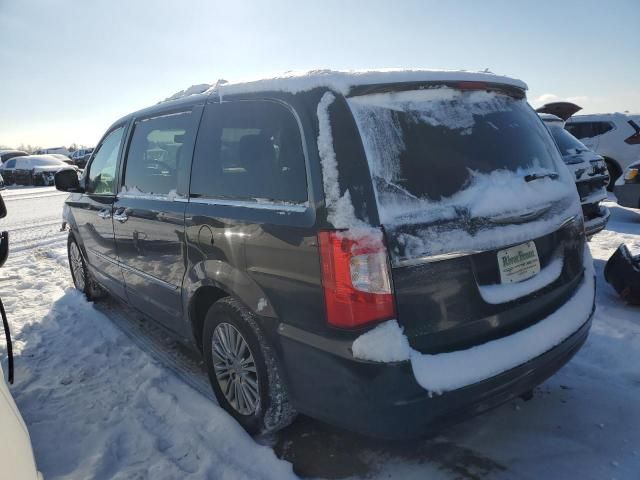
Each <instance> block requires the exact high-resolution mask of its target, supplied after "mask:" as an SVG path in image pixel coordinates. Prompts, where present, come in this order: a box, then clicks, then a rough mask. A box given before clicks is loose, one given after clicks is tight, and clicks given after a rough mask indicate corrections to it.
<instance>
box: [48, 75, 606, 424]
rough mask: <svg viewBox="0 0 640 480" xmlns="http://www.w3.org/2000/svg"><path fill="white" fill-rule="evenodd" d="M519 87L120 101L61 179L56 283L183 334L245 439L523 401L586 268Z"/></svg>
mask: <svg viewBox="0 0 640 480" xmlns="http://www.w3.org/2000/svg"><path fill="white" fill-rule="evenodd" d="M525 90H526V85H525V84H524V83H522V82H520V81H518V80H514V79H511V78H508V77H502V76H496V75H492V74H488V73H468V72H443V71H382V72H329V71H319V72H312V73H310V74H306V75H301V76H290V77H281V78H275V79H270V80H263V81H257V82H248V83H241V84H224V85H218V86H216V87H212V88H211V89H210V90H209V91H207V92H205V93H203V94H196V95H190V96H186V97H184V98H179V99H176V100H172V101H168V102H163V103H160V104H158V105H154V106H152V107H150V108H147V109H145V110H141V111H138V112H135V113H132V114H130V115H127V116H126V117H124V118H121V119H120V120H118V121H117V122H115V123H114V124H113V125H112V126H111V127H110V128H109V130H108V131H107V132H106V134H105V135H104V137H103V138H102V140H101V141H100V143H99V144H98V146H97V147H96V149H95V151H94V152H93V154H92V156H91V159H90V160H89V163H88V166H87V168H86V169H85V171H84V174H83V176H82V177H81V178H80V179H78V177H77V175H75V172H74V173H73V174H70V173H68V172H60V173H58V174H57V175H56V186H57V187H58V189H60V190H63V191H67V192H71V195H70V197H69V198H68V200H67V201H66V205H65V213H64V220H65V222H66V223H67V224H68V225H69V228H70V231H69V241H68V246H69V263H70V268H71V272H72V276H73V280H74V282H75V285H76V287H77V288H78V289H80V290H82V291H83V292H85V293H86V294H87V296H88V297H89V298H91V299H93V298H98V297H99V296H100V295H101V294H102V293H103V292H104V291H106V292H108V293H110V294H111V295H113V296H115V297H117V298H119V299H120V300H122V301H124V302H126V303H127V304H129V305H131V306H132V307H134V308H136V309H137V310H139V311H140V312H141V313H143V314H145V315H146V316H148V317H149V318H151V319H153V320H155V321H157V322H159V323H160V324H162V325H164V326H165V327H166V328H167V329H168V330H169V331H171V332H172V333H173V334H174V335H176V336H177V337H178V338H180V339H183V340H184V341H185V342H187V343H189V344H191V345H193V346H194V348H196V349H197V350H198V351H200V352H201V353H202V355H203V358H204V361H205V363H206V365H207V368H208V372H209V377H210V380H211V384H212V387H213V390H214V392H215V394H216V397H217V399H218V402H219V403H220V405H221V406H222V407H223V408H224V409H225V410H227V411H228V412H229V413H230V414H231V415H233V416H234V417H235V418H236V419H237V420H238V422H239V423H240V424H241V425H242V426H243V427H244V428H246V429H247V430H248V431H249V432H251V433H257V432H265V431H270V430H276V429H278V428H282V427H284V426H286V425H287V424H288V423H290V422H291V421H292V419H293V418H294V417H295V414H296V412H300V413H303V414H306V415H309V416H311V417H314V418H317V419H320V420H323V421H326V422H329V423H332V424H335V425H338V426H341V427H345V428H348V429H352V430H355V431H358V432H362V433H366V434H369V435H374V436H381V437H409V436H417V435H421V434H423V433H424V432H426V431H428V430H430V429H433V428H438V427H439V426H441V425H443V424H444V423H446V422H450V421H457V420H459V419H461V418H464V417H465V416H467V415H473V414H477V413H479V412H482V411H485V410H487V409H489V408H492V407H494V406H496V405H498V404H500V403H503V402H505V401H507V400H509V399H511V398H514V397H516V396H519V395H523V394H527V393H528V392H530V391H531V390H532V389H533V387H534V386H536V385H538V384H539V383H541V382H542V381H544V380H545V379H546V378H548V377H549V376H550V375H552V374H553V373H554V372H555V371H556V370H558V369H559V368H560V367H561V366H562V365H564V364H565V363H566V362H567V361H568V360H569V359H570V358H571V356H572V355H573V354H574V353H575V352H576V351H577V350H578V349H579V348H580V346H581V345H582V344H583V342H584V341H585V339H586V336H587V333H588V330H589V327H590V322H591V315H592V311H593V305H594V280H593V270H592V268H591V264H590V256H589V253H588V250H585V235H584V225H583V220H582V215H581V211H580V203H579V199H578V196H577V193H576V189H575V186H574V184H573V179H572V178H571V176H570V174H569V172H568V171H567V170H566V168H565V167H564V165H563V163H562V158H561V157H560V155H559V152H558V149H557V147H556V145H555V144H554V141H553V139H552V138H551V136H550V135H549V132H548V131H547V129H546V128H545V127H544V125H543V123H542V121H541V120H540V119H539V118H538V116H537V115H536V113H535V112H534V111H533V110H532V109H531V107H530V106H529V105H528V103H527V101H526V98H525ZM389 333H391V334H389ZM356 347H357V348H356Z"/></svg>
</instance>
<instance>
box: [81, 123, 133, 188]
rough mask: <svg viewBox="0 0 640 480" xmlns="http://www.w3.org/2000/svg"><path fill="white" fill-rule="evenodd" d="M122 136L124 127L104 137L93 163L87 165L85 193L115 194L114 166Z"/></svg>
mask: <svg viewBox="0 0 640 480" xmlns="http://www.w3.org/2000/svg"><path fill="white" fill-rule="evenodd" d="M123 134H124V127H118V128H116V129H115V130H113V131H112V132H111V133H109V134H108V135H107V136H106V137H105V139H104V140H103V141H102V143H101V144H100V146H99V147H98V150H97V152H96V154H95V155H94V156H93V161H92V162H91V165H89V173H88V175H87V193H96V194H113V193H115V180H116V166H117V164H118V152H119V151H120V142H122V135H123Z"/></svg>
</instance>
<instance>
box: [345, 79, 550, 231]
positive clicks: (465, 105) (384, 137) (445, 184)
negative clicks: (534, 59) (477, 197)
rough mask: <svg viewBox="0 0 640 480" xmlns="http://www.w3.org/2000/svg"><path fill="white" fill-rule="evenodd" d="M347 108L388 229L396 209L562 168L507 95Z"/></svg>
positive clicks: (435, 97)
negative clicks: (499, 177)
mask: <svg viewBox="0 0 640 480" xmlns="http://www.w3.org/2000/svg"><path fill="white" fill-rule="evenodd" d="M348 102H349V105H350V107H351V110H352V112H353V114H354V117H355V120H356V123H357V124H358V128H359V130H360V133H361V136H362V139H363V143H364V147H365V151H366V154H367V158H368V161H369V166H370V170H371V174H372V176H373V181H374V186H375V189H376V195H377V200H378V204H379V207H381V209H382V210H383V211H382V212H381V218H382V220H383V221H385V218H383V217H384V213H385V212H384V210H385V207H390V206H391V204H396V205H397V204H398V203H406V204H411V203H412V201H414V200H418V201H419V202H421V206H424V203H422V202H424V201H427V202H439V201H441V200H443V199H446V198H448V197H452V196H453V195H455V194H456V193H458V192H461V191H463V190H465V189H466V188H467V187H469V186H470V185H471V184H472V183H473V180H474V178H477V177H478V176H482V175H485V176H486V175H490V174H493V173H494V172H496V171H499V172H504V173H505V175H507V176H508V175H510V174H513V175H517V176H521V177H525V176H526V175H528V174H530V173H533V172H535V173H537V174H541V175H549V176H551V177H553V176H556V175H557V172H558V165H560V162H561V161H562V159H561V158H560V156H559V154H558V149H557V148H556V146H555V144H554V142H553V139H552V138H551V136H550V135H549V132H548V131H547V129H546V128H545V127H544V125H543V124H542V122H541V121H540V120H539V118H538V116H537V115H536V114H535V113H534V112H533V110H532V109H531V107H530V106H529V105H528V104H527V102H526V100H525V99H523V98H514V97H512V96H509V95H507V94H506V93H505V94H503V93H501V92H498V91H484V90H456V89H453V88H449V87H440V88H431V89H425V90H413V91H398V92H388V93H376V94H371V95H363V96H357V97H352V98H349V99H348ZM414 204H415V206H416V207H418V206H419V205H418V204H417V203H416V202H414ZM387 210H389V209H387ZM396 210H401V209H396Z"/></svg>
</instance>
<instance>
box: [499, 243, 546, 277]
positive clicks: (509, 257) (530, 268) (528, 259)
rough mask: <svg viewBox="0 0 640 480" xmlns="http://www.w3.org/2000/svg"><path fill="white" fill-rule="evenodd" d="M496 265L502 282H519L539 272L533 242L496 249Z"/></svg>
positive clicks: (536, 251)
mask: <svg viewBox="0 0 640 480" xmlns="http://www.w3.org/2000/svg"><path fill="white" fill-rule="evenodd" d="M498 266H499V267H500V281H501V282H502V283H515V282H521V281H523V280H526V279H528V278H531V277H533V276H534V275H536V274H537V273H538V272H540V260H539V259H538V250H536V244H535V243H534V242H527V243H523V244H521V245H516V246H515V247H510V248H505V249H504V250H499V251H498Z"/></svg>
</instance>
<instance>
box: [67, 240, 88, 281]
mask: <svg viewBox="0 0 640 480" xmlns="http://www.w3.org/2000/svg"><path fill="white" fill-rule="evenodd" d="M69 263H70V265H71V274H72V275H73V281H74V282H75V284H76V288H77V289H78V290H81V291H84V287H85V285H86V282H85V278H84V264H83V260H82V255H81V254H80V249H79V248H78V245H77V244H76V242H71V244H70V245H69Z"/></svg>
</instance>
